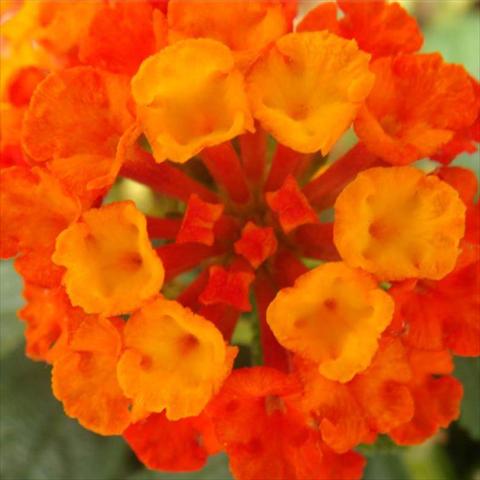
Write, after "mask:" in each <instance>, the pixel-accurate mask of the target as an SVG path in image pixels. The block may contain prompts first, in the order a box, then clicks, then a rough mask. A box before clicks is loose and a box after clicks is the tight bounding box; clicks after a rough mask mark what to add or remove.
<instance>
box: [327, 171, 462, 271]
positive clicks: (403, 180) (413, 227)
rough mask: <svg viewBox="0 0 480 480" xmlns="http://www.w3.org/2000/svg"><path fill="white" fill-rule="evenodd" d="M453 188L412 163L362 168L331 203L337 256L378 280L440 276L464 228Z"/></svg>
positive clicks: (456, 249)
mask: <svg viewBox="0 0 480 480" xmlns="http://www.w3.org/2000/svg"><path fill="white" fill-rule="evenodd" d="M464 223H465V206H464V204H463V202H462V201H461V200H460V198H459V195H458V193H457V192H456V191H455V190H454V189H453V188H452V187H451V186H450V185H448V184H447V183H445V182H443V181H441V180H439V179H438V178H437V177H435V176H433V175H428V176H427V175H425V174H424V173H423V172H422V171H420V170H418V169H416V168H413V167H389V168H383V167H379V168H371V169H369V170H365V171H363V172H361V173H360V174H359V175H358V176H357V178H356V179H355V180H354V181H353V182H351V183H350V184H349V185H347V187H346V188H345V189H344V190H343V192H342V193H341V194H340V195H339V196H338V198H337V201H336V203H335V225H334V241H335V245H336V247H337V249H338V251H339V253H340V255H341V256H342V258H343V259H344V260H345V261H346V262H347V263H348V264H349V265H351V266H353V267H361V268H363V269H365V270H367V271H368V272H371V273H373V274H375V275H377V276H378V277H379V278H381V279H383V280H402V279H405V278H409V277H417V278H430V279H440V278H442V277H444V276H445V275H446V274H447V273H449V272H450V271H452V269H453V268H454V266H455V262H456V260H457V256H458V254H459V242H460V239H461V238H462V237H463V234H464Z"/></svg>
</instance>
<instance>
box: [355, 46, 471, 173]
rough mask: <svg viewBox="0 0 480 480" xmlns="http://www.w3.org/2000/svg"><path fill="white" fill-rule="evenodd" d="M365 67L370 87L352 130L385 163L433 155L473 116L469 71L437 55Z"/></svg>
mask: <svg viewBox="0 0 480 480" xmlns="http://www.w3.org/2000/svg"><path fill="white" fill-rule="evenodd" d="M371 68H372V72H373V73H374V74H375V85H374V87H373V89H372V92H371V93H370V95H369V97H368V98H367V102H366V104H365V106H364V107H363V108H361V109H360V111H359V114H358V117H357V118H356V120H355V132H356V133H357V135H358V136H359V137H360V139H361V140H362V141H363V142H365V145H366V146H367V148H368V149H369V150H370V151H371V152H372V153H374V154H375V155H378V156H379V157H381V158H382V159H384V160H385V161H387V162H389V163H392V164H394V165H405V164H408V163H411V162H414V161H415V160H419V159H420V158H423V157H429V156H432V155H434V154H435V153H436V152H437V151H438V150H439V149H440V148H441V147H442V146H443V145H445V144H446V143H447V142H448V141H449V140H451V139H452V137H453V135H454V134H455V132H457V131H460V130H462V129H463V128H465V127H468V126H470V125H471V124H472V123H473V121H474V120H475V118H476V117H477V114H478V103H477V101H476V98H475V94H474V91H473V86H472V82H471V81H470V77H469V75H468V74H467V72H466V71H465V70H464V68H463V67H461V66H459V65H450V64H446V63H444V62H443V60H442V57H441V56H440V55H439V54H429V55H400V56H398V57H394V58H393V57H392V58H382V59H379V60H376V61H375V62H373V63H372V65H371ZM460 105H461V107H459V106H460Z"/></svg>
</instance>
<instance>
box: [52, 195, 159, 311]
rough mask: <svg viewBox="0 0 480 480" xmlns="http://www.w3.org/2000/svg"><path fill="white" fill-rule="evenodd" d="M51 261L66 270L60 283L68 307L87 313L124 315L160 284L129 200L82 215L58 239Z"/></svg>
mask: <svg viewBox="0 0 480 480" xmlns="http://www.w3.org/2000/svg"><path fill="white" fill-rule="evenodd" d="M52 259H53V261H54V263H56V264H57V265H62V266H64V267H65V268H66V273H65V275H64V277H63V283H64V285H65V287H66V290H67V293H68V295H69V297H70V299H71V301H72V303H73V304H74V305H79V306H81V307H82V308H83V309H84V310H85V311H86V312H88V313H102V314H104V315H117V314H120V313H126V312H129V311H131V310H134V309H136V308H138V307H139V306H140V305H141V304H142V303H143V302H144V301H145V300H148V299H149V298H151V297H153V296H154V295H155V294H156V293H157V292H158V291H159V290H160V288H161V287H162V284H163V278H164V268H163V265H162V262H161V260H160V259H159V257H158V256H157V254H156V253H155V251H154V250H153V248H152V246H151V244H150V240H149V238H148V234H147V225H146V220H145V217H144V216H143V214H142V213H141V212H139V211H138V210H137V209H136V207H135V205H134V204H133V202H130V201H128V202H118V203H113V204H111V205H106V206H103V207H102V208H99V209H91V210H88V211H87V212H85V213H84V214H83V215H82V218H81V219H80V220H79V221H78V222H77V223H74V224H72V225H71V226H70V227H69V228H67V229H66V230H65V231H64V232H62V233H61V235H60V236H59V237H58V239H57V244H56V250H55V253H54V255H53V257H52Z"/></svg>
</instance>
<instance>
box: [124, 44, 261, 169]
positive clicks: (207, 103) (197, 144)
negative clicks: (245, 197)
mask: <svg viewBox="0 0 480 480" xmlns="http://www.w3.org/2000/svg"><path fill="white" fill-rule="evenodd" d="M132 94H133V97H134V99H135V102H136V104H137V113H138V118H139V121H140V123H141V125H142V127H143V130H144V132H145V135H146V137H147V139H148V141H149V142H150V145H151V147H152V149H153V155H154V157H155V159H156V160H157V162H162V161H164V160H166V159H167V158H168V159H170V160H172V161H174V162H179V163H184V162H186V161H187V160H188V159H189V158H191V157H193V156H194V155H196V154H197V153H199V152H200V151H201V150H202V149H203V148H205V147H208V146H213V145H217V144H219V143H222V142H225V141H228V140H230V139H232V138H234V137H236V136H237V135H240V134H241V133H244V132H245V131H246V130H250V131H252V130H253V120H252V117H251V115H250V111H249V108H248V105H247V99H246V94H245V91H244V80H243V76H242V74H241V73H240V71H238V70H237V69H236V68H235V65H234V60H233V55H232V53H231V52H230V50H229V49H228V48H227V47H226V46H225V45H223V44H221V43H220V42H217V41H215V40H208V39H198V40H184V41H181V42H178V43H175V44H174V45H171V46H169V47H167V48H165V49H163V50H162V51H160V52H159V53H157V54H155V55H153V56H151V57H149V58H147V59H146V60H145V61H144V62H143V63H142V65H141V66H140V69H139V70H138V72H137V74H136V75H135V76H134V77H133V79H132Z"/></svg>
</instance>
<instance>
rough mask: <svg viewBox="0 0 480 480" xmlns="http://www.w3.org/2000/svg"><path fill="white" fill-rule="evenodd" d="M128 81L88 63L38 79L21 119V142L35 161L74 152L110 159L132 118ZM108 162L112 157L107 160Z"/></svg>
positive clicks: (61, 156) (73, 153) (113, 155)
mask: <svg viewBox="0 0 480 480" xmlns="http://www.w3.org/2000/svg"><path fill="white" fill-rule="evenodd" d="M129 88H130V87H129V79H128V77H123V76H119V75H113V74H110V73H107V72H104V71H101V70H97V69H95V68H92V67H75V68H71V69H66V70H62V71H59V72H55V73H52V74H50V75H49V76H48V77H47V78H46V79H45V80H44V81H43V82H41V83H40V85H39V86H38V88H37V89H36V90H35V93H34V95H33V97H32V100H31V102H30V106H29V108H28V110H27V113H26V115H25V120H24V123H23V130H22V138H23V146H24V148H25V150H26V152H27V154H28V155H29V156H31V157H32V158H33V159H34V160H36V161H38V162H43V161H46V160H51V159H52V158H59V157H60V158H67V157H70V156H72V155H77V154H89V155H104V156H108V157H111V158H112V159H113V158H114V157H115V150H116V146H117V143H118V140H119V139H120V136H121V135H122V133H123V131H124V130H126V128H127V127H128V126H129V125H130V124H131V123H132V122H133V119H132V116H131V114H130V112H129V111H128V108H127V103H128V99H129V95H130V93H129ZM112 161H113V160H112Z"/></svg>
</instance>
